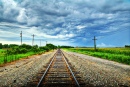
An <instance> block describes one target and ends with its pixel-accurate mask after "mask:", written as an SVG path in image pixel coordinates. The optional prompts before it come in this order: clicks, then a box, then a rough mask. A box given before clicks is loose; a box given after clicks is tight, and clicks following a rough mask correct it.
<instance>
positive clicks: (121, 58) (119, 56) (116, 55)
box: [65, 48, 130, 65]
mask: <svg viewBox="0 0 130 87" xmlns="http://www.w3.org/2000/svg"><path fill="white" fill-rule="evenodd" d="M65 50H68V51H72V52H77V53H81V54H86V55H90V56H95V57H99V58H103V59H108V60H112V61H116V62H120V63H124V64H129V65H130V48H98V49H97V50H96V51H95V50H94V49H93V48H69V49H65Z"/></svg>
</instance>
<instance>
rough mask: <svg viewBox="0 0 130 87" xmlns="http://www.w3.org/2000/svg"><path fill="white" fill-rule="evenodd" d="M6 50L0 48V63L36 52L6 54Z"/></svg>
mask: <svg viewBox="0 0 130 87" xmlns="http://www.w3.org/2000/svg"><path fill="white" fill-rule="evenodd" d="M5 51H6V50H3V49H0V64H4V63H7V62H12V61H15V60H19V59H21V58H25V57H28V56H31V55H34V54H36V53H34V52H28V53H25V54H15V55H6V54H5Z"/></svg>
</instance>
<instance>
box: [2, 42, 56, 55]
mask: <svg viewBox="0 0 130 87" xmlns="http://www.w3.org/2000/svg"><path fill="white" fill-rule="evenodd" d="M0 49H6V50H7V54H8V55H11V54H23V53H27V52H34V53H43V52H48V51H50V50H54V49H57V46H55V45H53V44H46V46H41V47H38V45H34V46H31V45H27V44H22V45H17V44H4V45H2V43H0Z"/></svg>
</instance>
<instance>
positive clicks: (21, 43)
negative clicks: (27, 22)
mask: <svg viewBox="0 0 130 87" xmlns="http://www.w3.org/2000/svg"><path fill="white" fill-rule="evenodd" d="M20 37H21V45H22V31H21V33H20Z"/></svg>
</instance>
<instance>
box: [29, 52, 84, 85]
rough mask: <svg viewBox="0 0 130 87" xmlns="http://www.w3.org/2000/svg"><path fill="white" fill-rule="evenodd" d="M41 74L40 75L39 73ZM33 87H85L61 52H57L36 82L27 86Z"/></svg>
mask: <svg viewBox="0 0 130 87" xmlns="http://www.w3.org/2000/svg"><path fill="white" fill-rule="evenodd" d="M40 74H41V73H40ZM29 86H31V87H32V86H33V87H85V83H84V81H83V80H81V78H80V76H79V73H78V72H76V71H75V69H74V68H73V67H72V66H71V64H70V63H68V61H67V59H66V57H65V56H64V54H63V53H62V51H61V50H58V51H57V52H56V53H55V55H54V56H53V58H52V59H51V61H50V63H49V64H48V66H47V67H46V70H45V71H44V73H43V72H42V76H41V78H40V79H38V81H37V82H36V81H33V82H32V83H30V84H29Z"/></svg>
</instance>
